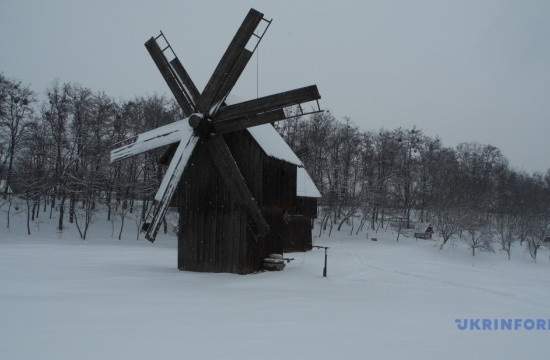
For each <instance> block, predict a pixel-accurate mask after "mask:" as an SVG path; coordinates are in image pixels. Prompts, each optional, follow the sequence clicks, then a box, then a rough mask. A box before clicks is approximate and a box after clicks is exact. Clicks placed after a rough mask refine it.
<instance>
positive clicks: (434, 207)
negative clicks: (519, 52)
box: [277, 112, 550, 259]
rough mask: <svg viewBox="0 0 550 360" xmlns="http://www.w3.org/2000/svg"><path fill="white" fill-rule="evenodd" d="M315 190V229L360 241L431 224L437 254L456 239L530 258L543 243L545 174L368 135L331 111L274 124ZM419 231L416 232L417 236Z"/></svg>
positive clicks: (414, 138)
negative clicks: (368, 234)
mask: <svg viewBox="0 0 550 360" xmlns="http://www.w3.org/2000/svg"><path fill="white" fill-rule="evenodd" d="M277 128H278V130H279V132H280V133H281V134H282V135H283V136H284V138H285V139H286V140H287V142H288V143H289V144H290V146H291V147H292V148H293V149H294V150H295V152H296V153H297V154H298V156H299V157H300V159H302V160H303V162H304V164H305V167H306V168H307V170H308V172H309V173H310V174H311V176H312V177H313V179H314V180H315V183H316V184H317V185H318V187H319V188H320V190H321V193H322V194H323V198H322V200H321V205H322V207H321V210H322V211H321V212H320V213H321V217H320V219H319V220H320V231H324V230H327V228H328V229H329V230H328V231H332V228H333V227H336V229H337V230H341V228H342V226H343V224H349V225H350V227H349V228H350V231H351V232H353V231H355V233H358V232H360V231H363V230H364V229H366V228H370V229H371V230H378V229H379V228H381V227H385V226H388V225H390V226H393V227H395V229H396V230H397V239H399V235H400V233H401V232H402V231H406V230H407V229H410V228H414V227H415V223H416V225H417V226H423V227H424V228H425V226H426V225H427V224H433V227H434V230H435V232H436V233H437V234H438V235H439V236H440V238H441V245H440V248H443V247H444V246H445V245H446V244H447V243H448V241H449V240H450V239H452V238H459V239H462V240H463V241H465V242H466V243H467V244H468V246H469V247H470V248H471V251H472V255H475V254H476V251H478V250H490V251H494V249H495V245H497V248H499V249H500V250H502V251H503V252H505V254H506V256H507V257H508V258H510V257H511V249H512V243H513V242H515V241H518V242H519V243H520V244H521V245H523V244H524V243H525V244H527V247H528V249H529V253H530V254H531V256H532V257H533V259H536V257H537V252H538V250H539V249H540V248H541V247H542V246H544V244H545V241H546V244H549V243H550V169H549V170H548V171H547V172H546V173H545V174H542V173H534V174H529V173H526V172H523V171H518V170H516V169H514V168H513V167H512V166H511V165H510V163H509V161H508V160H507V159H506V157H505V156H504V155H503V154H502V152H501V151H500V150H499V149H498V148H497V147H495V146H492V145H481V144H477V143H462V144H459V145H458V146H456V147H448V146H444V145H443V144H442V142H441V139H439V138H438V137H431V136H428V135H426V134H424V133H423V132H422V131H421V130H419V129H416V128H411V129H403V128H398V129H394V130H384V129H382V130H379V131H365V130H361V129H359V128H358V127H357V126H355V125H354V124H353V123H352V121H351V119H349V118H344V119H343V120H338V119H336V118H335V117H334V116H333V115H332V114H331V113H330V112H324V113H320V114H315V115H313V116H312V117H310V118H307V119H305V118H300V117H298V118H296V119H294V120H288V121H285V122H281V123H279V124H277ZM421 229H422V228H421Z"/></svg>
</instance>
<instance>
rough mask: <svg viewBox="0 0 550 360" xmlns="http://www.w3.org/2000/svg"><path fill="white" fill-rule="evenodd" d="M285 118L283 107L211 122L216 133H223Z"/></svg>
mask: <svg viewBox="0 0 550 360" xmlns="http://www.w3.org/2000/svg"><path fill="white" fill-rule="evenodd" d="M284 119H286V116H285V112H284V110H283V109H278V110H275V111H270V112H266V113H261V114H257V115H253V116H247V117H242V118H236V119H230V120H224V121H218V122H215V123H214V124H213V126H214V130H215V131H216V133H218V134H225V133H229V132H233V131H238V130H244V129H247V128H249V127H253V126H258V125H262V124H267V123H273V122H276V121H281V120H284Z"/></svg>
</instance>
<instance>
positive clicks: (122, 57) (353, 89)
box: [0, 0, 550, 171]
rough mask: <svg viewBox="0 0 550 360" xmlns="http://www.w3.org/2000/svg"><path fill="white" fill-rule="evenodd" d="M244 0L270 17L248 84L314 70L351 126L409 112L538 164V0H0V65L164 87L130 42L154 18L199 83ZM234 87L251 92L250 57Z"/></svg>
mask: <svg viewBox="0 0 550 360" xmlns="http://www.w3.org/2000/svg"><path fill="white" fill-rule="evenodd" d="M250 7H254V8H256V9H258V10H260V11H262V12H264V13H265V14H266V16H268V17H273V18H274V22H273V25H272V27H271V28H270V29H269V31H268V33H267V35H266V37H265V38H264V41H263V42H262V45H261V48H260V53H259V57H260V95H261V94H264V95H265V94H268V93H271V92H275V91H283V90H289V89H291V88H295V87H299V86H303V85H309V84H312V83H317V84H318V85H319V88H320V91H321V95H322V96H323V99H322V100H323V101H322V103H323V106H324V107H326V108H329V109H331V110H332V111H333V113H334V114H335V115H336V116H338V117H341V116H345V115H347V116H350V117H351V118H352V120H353V121H354V122H355V123H356V124H357V125H358V126H359V127H361V128H363V129H373V130H376V129H378V128H380V127H385V128H395V127H398V126H412V125H416V126H417V127H418V128H420V129H423V130H424V131H425V132H426V133H428V134H430V135H440V136H441V138H442V139H443V142H444V143H445V144H447V145H456V144H457V143H459V142H463V141H478V142H481V143H491V144H493V145H496V146H498V147H500V148H501V149H502V150H503V152H504V154H505V155H506V156H507V157H508V158H509V159H510V160H511V162H512V164H513V165H514V166H515V167H516V168H519V169H524V170H529V171H544V170H546V169H547V168H550V39H549V35H550V20H549V19H550V1H544V0H540V1H535V0H532V1H531V0H525V1H520V0H517V1H496V0H478V1H460V0H455V1H443V0H432V1H382V0H380V1H343V0H339V1H287V0H285V1H281V0H279V1H246V0H242V1H236V0H232V1H190V0H187V1H182V0H180V1H153V0H148V1H118V2H115V1H103V0H101V1H100V0H96V1H21V0H20V1H14V0H1V2H0V34H2V36H1V38H0V49H1V51H0V71H1V72H4V73H5V74H6V75H8V76H10V77H15V78H18V79H21V80H23V81H24V82H27V83H30V84H31V85H32V87H33V89H35V90H37V91H43V90H44V89H45V88H46V87H47V86H49V85H50V84H51V82H52V80H53V79H56V78H58V79H59V80H61V81H76V82H79V83H81V84H82V85H85V86H88V87H91V88H93V89H99V90H104V91H105V92H107V93H108V94H110V95H114V96H117V97H120V98H130V97H132V96H135V95H146V94H152V93H161V94H168V89H167V86H166V85H165V84H164V82H163V80H162V78H161V76H160V74H159V73H158V71H157V69H156V68H155V66H154V64H153V62H152V61H151V60H150V58H149V56H148V54H147V53H146V50H145V48H144V46H143V43H144V41H145V40H146V39H147V38H148V37H150V36H151V35H154V34H156V33H158V30H160V29H162V30H163V31H164V32H165V33H166V35H167V36H168V39H169V40H170V41H171V42H172V45H173V47H174V48H175V50H176V52H177V54H178V56H179V57H180V59H181V60H182V62H183V64H184V65H185V66H186V68H187V70H188V71H189V72H190V74H191V76H192V77H193V79H194V81H195V83H196V84H197V86H198V87H199V88H202V87H203V86H204V84H205V82H206V81H207V80H208V77H209V76H210V73H211V72H212V70H213V69H214V67H215V66H216V64H217V62H218V60H219V58H220V56H221V54H222V53H223V51H224V50H225V47H226V46H227V44H228V43H229V40H230V39H231V37H232V36H233V34H234V32H235V30H236V28H237V26H238V25H239V24H240V22H241V21H242V19H243V17H244V15H245V14H246V12H247V11H248V9H249V8H250ZM234 93H236V94H238V95H239V96H240V97H242V98H248V97H253V96H255V94H256V60H255V59H254V61H252V62H251V63H250V64H249V66H248V68H247V70H246V74H245V76H244V78H243V79H242V80H241V81H240V82H239V83H238V84H237V87H236V89H235V90H234Z"/></svg>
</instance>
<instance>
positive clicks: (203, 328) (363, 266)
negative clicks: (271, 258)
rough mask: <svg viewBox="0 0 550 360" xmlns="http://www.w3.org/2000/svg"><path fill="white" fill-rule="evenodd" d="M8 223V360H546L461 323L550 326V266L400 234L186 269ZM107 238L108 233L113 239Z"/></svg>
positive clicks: (101, 233) (1, 271)
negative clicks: (250, 269) (519, 321)
mask: <svg viewBox="0 0 550 360" xmlns="http://www.w3.org/2000/svg"><path fill="white" fill-rule="evenodd" d="M23 219H24V217H23V215H19V216H16V217H15V219H14V220H13V221H12V222H13V224H12V228H11V229H10V230H7V229H5V222H4V221H5V219H1V220H0V225H1V226H2V229H1V232H0V321H1V325H0V359H9V360H13V359H56V360H57V359H71V360H74V359H147V360H151V359H168V358H171V359H175V358H178V359H348V358H349V359H404V358H406V359H446V360H448V359H546V358H548V354H549V353H550V345H549V341H548V339H549V336H550V331H534V330H532V331H528V330H519V331H464V330H462V331H461V330H458V329H457V326H456V324H455V319H457V318H495V317H496V318H509V317H511V318H545V319H548V318H550V276H549V274H550V262H549V260H548V253H547V252H542V253H541V255H540V259H539V260H538V263H536V264H535V263H533V262H531V261H530V260H529V258H528V255H527V254H525V252H524V251H523V249H521V248H515V249H514V252H513V253H512V256H513V259H512V261H507V260H506V259H505V257H504V255H503V254H499V253H496V254H491V253H480V254H479V256H476V257H475V258H472V257H471V255H470V253H469V251H468V249H467V248H465V247H463V246H462V245H461V244H459V243H455V244H454V245H451V246H450V247H449V248H447V249H444V250H443V251H439V250H438V248H437V246H436V244H435V243H434V242H432V241H423V240H419V241H416V240H414V239H409V238H402V239H401V240H400V241H399V243H396V242H395V234H393V233H391V232H387V233H378V234H368V237H369V238H370V237H373V236H376V237H378V239H379V241H377V242H374V241H370V240H368V239H367V238H366V236H365V234H364V233H363V234H360V235H359V236H349V235H348V234H346V233H343V232H342V233H338V232H335V233H333V236H332V237H331V238H330V239H329V238H327V237H326V236H323V237H321V238H316V239H315V240H314V241H315V243H317V244H324V245H329V246H331V248H330V250H329V266H328V274H329V276H328V278H323V277H322V276H321V271H322V263H323V252H322V251H320V250H314V251H311V252H307V253H295V254H292V255H291V256H293V257H294V258H295V259H296V260H295V261H294V262H292V263H290V265H288V266H287V268H286V269H285V270H284V271H282V272H272V273H269V272H265V273H259V274H254V275H246V276H239V275H232V274H204V273H191V272H180V271H178V270H177V269H176V242H175V238H174V237H173V236H164V237H161V238H160V239H158V242H157V243H156V244H155V245H151V244H149V243H148V242H146V241H144V240H140V241H136V240H135V227H136V226H135V224H133V223H132V221H129V222H128V232H127V233H125V239H123V240H122V241H118V240H116V239H113V238H112V237H111V232H112V229H111V225H106V223H105V222H104V220H103V219H104V217H103V215H100V216H99V217H98V218H97V220H96V223H95V224H93V225H92V227H91V229H90V239H89V240H86V241H82V240H80V239H79V238H78V236H77V234H76V232H75V230H74V229H73V228H72V225H70V226H71V227H69V228H68V229H67V231H65V232H64V233H63V234H58V233H57V232H56V231H55V230H54V225H53V224H50V223H49V222H48V221H46V220H44V221H43V223H41V224H40V228H37V227H36V225H33V228H32V231H33V235H32V236H27V235H25V232H24V230H25V229H24V225H23V223H22V221H23ZM102 224H103V225H102Z"/></svg>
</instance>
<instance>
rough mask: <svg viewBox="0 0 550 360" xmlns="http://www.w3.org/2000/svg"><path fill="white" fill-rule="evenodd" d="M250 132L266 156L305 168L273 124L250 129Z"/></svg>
mask: <svg viewBox="0 0 550 360" xmlns="http://www.w3.org/2000/svg"><path fill="white" fill-rule="evenodd" d="M248 132H249V133H250V135H252V137H253V138H254V140H256V142H257V143H258V145H260V147H261V148H262V150H263V151H264V152H265V153H266V155H268V156H271V157H274V158H276V159H279V160H284V161H286V162H289V163H291V164H294V165H297V166H304V164H303V163H302V161H301V160H300V159H299V158H298V156H296V154H295V153H294V151H292V149H291V148H290V146H288V144H287V143H286V141H285V140H284V139H283V138H282V136H281V135H280V134H279V133H278V132H277V130H275V128H274V127H273V125H271V124H263V125H258V126H254V127H251V128H248Z"/></svg>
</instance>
